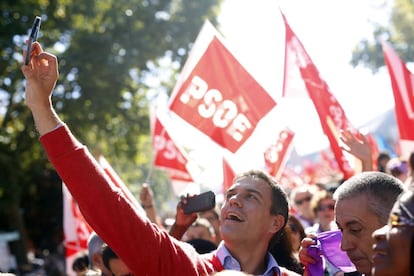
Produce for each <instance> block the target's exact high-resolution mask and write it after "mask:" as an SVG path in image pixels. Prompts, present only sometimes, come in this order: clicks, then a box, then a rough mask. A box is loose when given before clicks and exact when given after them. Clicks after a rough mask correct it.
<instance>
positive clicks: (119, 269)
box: [109, 258, 134, 276]
mask: <svg viewBox="0 0 414 276" xmlns="http://www.w3.org/2000/svg"><path fill="white" fill-rule="evenodd" d="M109 267H110V268H111V271H112V274H113V275H114V276H133V275H134V274H132V272H131V270H130V269H129V268H128V267H127V266H126V264H125V263H124V262H123V261H122V260H121V259H119V258H113V259H111V260H109Z"/></svg>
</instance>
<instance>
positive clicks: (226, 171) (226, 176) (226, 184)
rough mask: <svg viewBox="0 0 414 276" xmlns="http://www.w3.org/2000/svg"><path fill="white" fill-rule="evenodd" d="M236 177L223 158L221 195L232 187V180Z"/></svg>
mask: <svg viewBox="0 0 414 276" xmlns="http://www.w3.org/2000/svg"><path fill="white" fill-rule="evenodd" d="M235 176H236V173H235V172H234V170H233V168H232V167H231V166H230V164H229V162H227V160H226V159H225V158H223V194H225V193H226V192H227V190H228V189H229V188H230V187H231V185H233V179H234V177H235Z"/></svg>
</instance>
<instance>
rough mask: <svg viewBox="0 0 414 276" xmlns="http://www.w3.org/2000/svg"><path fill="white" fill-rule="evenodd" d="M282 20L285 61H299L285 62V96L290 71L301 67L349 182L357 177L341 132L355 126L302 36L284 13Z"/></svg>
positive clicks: (338, 160)
mask: <svg viewBox="0 0 414 276" xmlns="http://www.w3.org/2000/svg"><path fill="white" fill-rule="evenodd" d="M282 17H283V20H284V23H285V27H286V48H285V59H286V60H289V61H295V63H289V64H287V63H285V80H284V92H283V94H284V95H288V94H289V91H286V88H287V87H289V85H288V84H289V81H294V80H290V79H287V78H286V76H288V74H287V72H289V70H295V69H296V68H299V71H300V75H301V77H302V79H303V81H304V82H305V86H306V89H307V91H308V95H309V97H310V99H311V100H312V102H313V104H314V106H315V108H316V111H317V113H318V115H319V119H320V122H321V126H322V129H323V131H324V133H325V135H326V136H327V138H328V140H329V143H330V146H331V149H332V152H333V154H334V156H335V159H336V161H337V162H338V166H339V168H340V170H341V171H342V173H343V175H344V179H348V178H349V177H350V176H352V175H353V174H354V171H353V169H352V168H351V166H350V165H349V162H348V160H347V159H346V157H345V155H344V153H343V151H342V149H341V147H340V145H339V141H340V139H339V137H340V131H341V130H345V129H348V128H352V127H351V124H350V123H349V121H348V119H347V118H346V116H345V112H344V111H343V109H342V107H341V105H340V104H339V102H338V101H337V100H336V98H335V97H334V96H333V95H332V93H331V92H330V91H329V87H328V85H327V84H326V82H325V81H324V80H323V79H322V78H321V77H320V76H319V72H318V69H317V68H316V66H315V65H314V64H313V62H312V60H311V58H310V57H309V55H308V54H307V52H306V50H305V48H304V47H303V45H302V43H301V42H300V40H299V39H298V37H297V36H296V35H295V33H294V32H293V31H292V29H291V28H290V26H289V24H288V22H287V20H286V18H285V16H284V15H283V14H282Z"/></svg>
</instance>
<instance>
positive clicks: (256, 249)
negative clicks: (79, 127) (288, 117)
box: [22, 42, 295, 276]
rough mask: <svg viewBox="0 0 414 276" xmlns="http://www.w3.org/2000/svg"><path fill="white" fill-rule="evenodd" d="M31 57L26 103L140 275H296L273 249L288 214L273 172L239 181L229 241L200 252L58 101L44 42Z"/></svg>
mask: <svg viewBox="0 0 414 276" xmlns="http://www.w3.org/2000/svg"><path fill="white" fill-rule="evenodd" d="M31 57H32V59H31V62H30V63H29V65H23V66H22V71H23V74H24V75H25V77H26V79H27V83H26V103H27V105H28V107H29V108H30V109H31V111H32V114H33V118H34V121H35V124H36V127H37V130H38V132H39V134H40V136H41V137H40V141H41V143H42V144H43V146H44V148H45V150H46V153H47V155H48V157H49V160H50V161H51V162H52V164H53V165H54V167H55V168H56V170H57V172H58V173H59V175H60V177H61V178H62V180H63V181H64V183H65V184H66V185H67V187H68V189H69V190H70V192H71V194H72V196H73V197H74V198H75V199H76V201H77V202H78V204H79V207H80V209H81V211H82V213H83V215H84V216H85V218H86V220H87V221H88V223H89V224H90V225H91V226H92V228H93V229H94V230H95V231H96V233H97V234H98V235H99V236H100V237H101V238H102V239H103V240H104V241H105V242H106V243H108V245H109V246H110V247H111V248H112V249H113V250H114V251H115V252H116V253H117V254H118V256H119V257H120V258H121V259H122V260H123V261H124V262H125V264H126V265H127V266H128V267H129V268H130V269H131V270H132V271H133V272H134V274H135V275H154V276H156V275H209V274H211V273H213V272H215V271H220V270H224V269H232V270H241V271H244V272H247V273H250V274H255V275H266V276H270V275H272V276H273V275H295V273H293V272H291V271H288V270H286V269H284V268H281V267H279V266H278V264H277V263H276V261H275V260H274V258H273V257H272V256H271V255H270V254H269V253H268V247H269V244H270V242H271V241H272V240H273V239H274V238H275V236H277V235H278V234H280V233H281V232H282V230H283V228H284V227H285V224H286V221H287V216H288V201H287V197H286V195H285V193H284V192H283V190H281V188H280V187H279V186H278V185H276V183H275V182H274V181H273V180H272V179H271V178H269V177H268V176H267V175H266V174H264V173H262V172H260V171H250V172H248V173H246V174H244V175H240V176H239V177H238V178H237V179H236V180H235V182H234V184H233V185H232V187H231V188H230V189H229V191H228V192H227V193H226V195H225V202H224V204H223V208H222V210H221V218H222V220H221V225H220V232H221V235H222V239H223V242H222V243H221V244H220V245H219V248H218V249H217V251H215V252H213V253H212V254H207V255H199V254H198V253H197V252H196V251H195V249H194V248H193V247H192V246H191V245H190V244H187V243H184V242H181V241H178V240H176V239H174V238H172V237H171V236H169V235H168V233H167V232H166V231H164V230H161V229H159V228H158V227H157V226H156V225H155V224H153V223H151V222H150V221H149V219H147V217H146V215H145V212H144V211H143V210H142V208H140V207H139V206H136V205H134V204H133V203H131V202H130V200H128V199H127V198H126V197H125V196H124V195H123V193H122V191H121V190H120V189H119V188H117V187H116V186H115V185H114V184H113V183H112V181H111V179H110V178H109V177H108V176H107V175H106V174H105V172H104V171H103V170H102V168H101V167H100V166H99V164H98V163H97V162H96V160H95V159H94V158H93V157H92V156H91V154H90V153H89V152H88V150H87V148H86V147H85V146H84V145H82V144H81V143H80V142H79V141H78V140H76V138H75V137H74V136H73V135H72V134H71V132H70V130H69V129H68V128H67V127H66V126H65V125H64V123H63V122H62V121H61V120H60V118H59V117H58V116H57V114H56V112H55V111H54V109H53V107H52V100H51V95H52V92H53V89H54V87H55V85H56V81H57V79H58V75H59V73H58V68H57V58H56V57H55V56H54V55H52V54H50V53H46V52H43V50H42V48H41V46H40V45H39V44H38V43H37V42H35V43H34V44H33V50H32V53H31ZM94 195H98V196H94ZM91 196H94V200H93V201H92V200H90V197H91Z"/></svg>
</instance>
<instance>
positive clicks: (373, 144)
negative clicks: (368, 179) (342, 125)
mask: <svg viewBox="0 0 414 276" xmlns="http://www.w3.org/2000/svg"><path fill="white" fill-rule="evenodd" d="M365 137H366V138H367V141H368V144H369V147H370V148H371V160H372V170H374V171H377V170H378V164H377V159H378V156H379V154H380V150H379V147H378V143H377V141H376V140H375V137H374V135H372V134H371V133H368V134H366V135H365Z"/></svg>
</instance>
